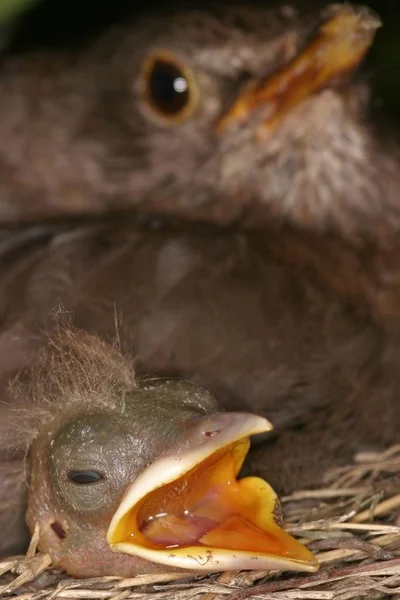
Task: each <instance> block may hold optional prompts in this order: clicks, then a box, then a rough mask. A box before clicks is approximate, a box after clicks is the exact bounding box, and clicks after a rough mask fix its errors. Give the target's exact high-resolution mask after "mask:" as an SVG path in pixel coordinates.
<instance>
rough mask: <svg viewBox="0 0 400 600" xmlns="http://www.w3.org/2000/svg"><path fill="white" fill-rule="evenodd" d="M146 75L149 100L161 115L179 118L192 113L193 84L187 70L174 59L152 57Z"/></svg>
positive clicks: (146, 92)
mask: <svg viewBox="0 0 400 600" xmlns="http://www.w3.org/2000/svg"><path fill="white" fill-rule="evenodd" d="M143 76H144V85H145V95H146V99H147V102H148V103H149V104H150V106H151V108H152V109H153V111H156V113H157V114H158V115H159V116H161V117H163V118H164V119H169V120H171V121H176V120H177V119H178V120H180V119H182V118H184V117H186V116H187V115H188V113H189V112H190V113H191V112H192V109H193V107H194V90H193V87H194V83H193V79H192V77H191V76H190V74H189V72H188V71H187V70H186V69H184V68H183V67H181V66H180V65H179V64H177V63H176V62H174V61H173V60H170V59H167V58H163V57H153V58H151V59H150V60H149V61H147V62H146V65H145V69H144V73H143Z"/></svg>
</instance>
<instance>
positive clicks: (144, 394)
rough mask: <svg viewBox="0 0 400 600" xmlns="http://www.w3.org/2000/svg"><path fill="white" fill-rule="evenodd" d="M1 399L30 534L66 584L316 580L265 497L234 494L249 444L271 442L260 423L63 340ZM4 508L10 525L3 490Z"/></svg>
mask: <svg viewBox="0 0 400 600" xmlns="http://www.w3.org/2000/svg"><path fill="white" fill-rule="evenodd" d="M11 397H12V400H11V404H8V405H6V406H5V409H6V411H7V410H8V411H9V415H10V416H11V418H10V419H7V418H6V419H5V420H4V419H2V423H1V428H2V429H1V431H2V432H3V430H4V435H2V438H1V439H2V442H1V444H2V446H3V449H4V437H5V438H6V439H7V438H8V443H10V439H11V438H12V436H13V435H14V436H15V445H16V446H18V447H19V448H20V450H23V449H24V446H25V448H26V450H28V449H29V454H28V461H27V462H28V469H27V478H28V486H27V488H25V493H26V492H28V493H29V503H28V511H27V520H28V523H29V525H30V527H31V530H32V531H33V530H34V528H35V525H36V524H38V525H39V531H40V541H39V544H40V548H41V549H42V550H43V551H46V552H49V553H50V554H51V555H52V557H53V560H54V564H56V565H59V566H61V567H63V568H64V569H66V570H67V571H68V572H69V573H71V574H73V575H74V576H77V577H82V576H85V577H88V576H97V575H122V576H131V575H133V574H136V573H141V572H144V573H147V572H152V571H157V570H161V571H163V572H165V570H168V569H179V568H184V569H187V570H189V571H192V570H205V571H221V570H228V569H289V570H300V571H315V570H316V569H317V568H318V563H317V561H316V559H315V558H314V557H313V555H312V554H311V553H310V552H309V551H308V550H307V549H306V548H305V547H303V546H302V545H301V544H300V543H299V542H297V541H296V540H294V539H293V538H292V537H291V536H290V535H288V534H287V533H285V532H284V531H283V530H282V528H281V526H280V507H279V501H278V499H277V497H276V495H275V493H274V492H273V490H272V488H270V486H269V485H268V484H267V483H266V482H264V481H263V480H261V479H258V478H254V477H247V478H244V479H240V480H237V475H238V473H239V471H240V469H241V467H242V463H243V461H244V459H245V457H246V454H247V452H248V449H249V437H250V436H251V435H253V434H255V433H260V432H263V431H268V430H269V429H270V428H271V425H270V423H269V422H268V421H267V420H266V419H264V418H262V417H257V416H255V415H252V414H249V413H223V412H220V410H219V408H218V405H217V403H216V401H215V400H214V399H213V398H212V396H211V395H210V394H209V393H207V392H206V391H205V390H204V389H202V388H199V387H197V386H196V385H194V384H191V383H189V382H187V381H180V380H176V379H175V380H166V379H153V380H147V381H146V380H143V381H141V382H140V383H138V382H136V380H135V376H134V371H133V366H132V363H131V361H130V360H129V359H128V357H126V356H123V355H122V354H121V353H120V351H119V350H117V349H116V348H114V347H112V346H107V345H106V344H104V343H103V342H101V341H100V339H98V338H96V337H95V336H91V335H88V334H87V333H85V332H79V331H73V330H71V329H69V328H68V327H67V328H64V329H62V330H61V331H59V332H58V333H56V334H55V335H54V336H53V337H52V338H51V339H50V340H49V342H48V345H47V346H46V348H45V349H44V350H43V351H42V352H41V353H40V354H39V356H37V357H36V358H35V361H34V364H33V366H32V367H31V369H30V370H29V372H28V373H25V378H23V377H22V376H21V378H20V381H19V384H16V383H14V386H13V388H12V390H11ZM22 406H24V407H25V408H24V409H23V408H22ZM3 408H4V405H3ZM6 416H7V412H6ZM6 429H7V430H6ZM5 474H6V476H7V471H5ZM13 475H14V474H13ZM21 475H22V473H21ZM21 485H24V483H23V481H22V478H21ZM7 505H8V508H6V507H7ZM0 506H1V513H0V518H1V522H2V525H7V521H6V518H7V516H8V517H10V515H14V514H15V511H16V507H15V498H12V497H9V496H8V495H7V493H6V492H5V490H4V489H2V490H1V503H0ZM20 516H21V515H20ZM4 533H6V534H11V535H15V531H14V530H11V531H10V530H9V531H5V529H4V527H2V539H3V538H5V537H6V536H4ZM4 541H5V542H6V541H7V540H4Z"/></svg>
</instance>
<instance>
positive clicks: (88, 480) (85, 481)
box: [67, 470, 104, 485]
mask: <svg viewBox="0 0 400 600" xmlns="http://www.w3.org/2000/svg"><path fill="white" fill-rule="evenodd" d="M67 477H68V479H69V481H71V482H72V483H74V484H76V485H93V484H94V483H98V482H99V481H101V480H102V479H104V475H102V474H101V473H99V472H98V471H90V470H87V471H75V470H71V471H69V472H68V475H67Z"/></svg>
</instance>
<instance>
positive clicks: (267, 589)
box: [0, 445, 400, 600]
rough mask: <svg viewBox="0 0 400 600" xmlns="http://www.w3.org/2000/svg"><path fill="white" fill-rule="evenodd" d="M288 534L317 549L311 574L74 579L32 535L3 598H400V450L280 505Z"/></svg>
mask: <svg viewBox="0 0 400 600" xmlns="http://www.w3.org/2000/svg"><path fill="white" fill-rule="evenodd" d="M282 504H283V509H284V516H285V522H286V529H287V530H288V531H289V532H290V533H292V534H294V535H296V537H298V538H299V539H301V540H302V541H303V542H305V543H306V544H307V545H308V546H309V547H310V549H311V550H313V551H314V552H315V553H316V555H317V557H318V559H319V561H320V563H321V569H320V571H319V572H318V573H315V574H312V575H298V574H296V575H294V576H293V575H291V574H290V573H285V574H281V573H278V572H275V573H262V572H240V573H239V572H226V573H223V574H222V575H220V574H215V575H202V574H197V575H193V576H190V575H188V574H183V573H182V574H177V573H174V574H171V573H170V574H166V575H160V574H156V575H154V574H153V575H148V576H143V575H141V576H138V577H135V578H132V579H122V578H120V577H103V578H97V579H86V580H76V579H72V578H68V577H66V576H65V574H63V573H61V572H59V571H57V570H55V569H52V567H51V559H50V557H49V556H48V555H45V554H40V553H38V552H37V551H36V545H37V540H36V536H35V535H34V536H33V539H32V542H31V545H30V548H29V550H28V552H27V554H26V556H23V557H11V558H8V559H4V560H2V561H0V597H1V598H7V597H12V598H18V599H19V600H42V599H46V600H55V599H64V598H68V599H72V600H74V599H76V600H78V599H79V600H159V599H168V600H191V599H192V598H193V599H196V600H222V599H226V600H245V599H247V598H257V599H264V600H274V599H276V600H278V599H279V600H320V599H321V600H331V599H332V600H333V599H340V600H346V599H350V598H351V599H352V598H367V599H369V598H371V599H374V600H375V599H378V598H387V597H391V598H399V597H400V445H398V446H395V447H392V448H390V449H388V450H387V451H386V452H384V453H382V454H376V453H368V454H365V453H364V454H358V455H356V456H355V457H354V462H353V464H351V465H349V466H348V467H343V468H341V469H337V470H335V471H332V472H328V473H327V474H326V476H325V478H324V481H323V482H322V484H321V487H320V488H319V489H315V490H310V491H307V490H305V491H298V492H295V493H294V494H292V495H291V496H288V497H284V498H282Z"/></svg>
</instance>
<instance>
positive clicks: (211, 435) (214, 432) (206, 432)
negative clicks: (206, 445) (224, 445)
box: [203, 429, 221, 437]
mask: <svg viewBox="0 0 400 600" xmlns="http://www.w3.org/2000/svg"><path fill="white" fill-rule="evenodd" d="M220 431H221V430H220V429H214V431H204V432H203V434H204V435H205V436H206V437H214V435H218V433H220Z"/></svg>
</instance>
